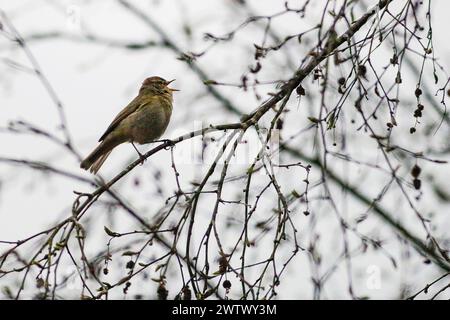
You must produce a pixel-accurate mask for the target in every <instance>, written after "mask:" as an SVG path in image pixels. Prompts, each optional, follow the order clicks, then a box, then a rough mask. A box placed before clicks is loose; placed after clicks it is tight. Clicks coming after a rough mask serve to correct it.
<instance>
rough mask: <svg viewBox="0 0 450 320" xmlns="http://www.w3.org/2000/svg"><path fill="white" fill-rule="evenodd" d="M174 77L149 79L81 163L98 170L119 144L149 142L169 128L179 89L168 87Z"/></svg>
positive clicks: (93, 171)
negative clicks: (167, 79)
mask: <svg viewBox="0 0 450 320" xmlns="http://www.w3.org/2000/svg"><path fill="white" fill-rule="evenodd" d="M173 81H174V80H171V81H166V80H164V79H163V78H160V77H150V78H147V79H145V80H144V82H143V83H142V86H141V88H140V89H139V94H138V95H137V97H136V98H134V99H133V101H131V102H130V103H129V104H128V105H127V106H126V107H125V108H124V109H123V110H122V111H121V112H120V113H119V114H118V115H117V116H116V118H115V119H114V120H113V122H112V123H111V124H110V125H109V127H108V129H106V131H105V133H104V134H103V135H102V136H101V137H100V139H99V140H98V141H99V142H100V144H99V145H98V147H97V148H95V149H94V151H92V152H91V154H89V155H88V156H87V158H86V159H84V160H83V161H82V162H81V165H80V167H81V168H83V169H85V170H88V169H90V171H91V172H92V173H97V172H98V170H99V169H100V167H101V166H102V165H103V163H104V162H105V160H106V158H108V156H109V154H110V153H111V151H112V150H113V149H114V148H115V147H117V146H118V145H119V144H122V143H124V142H131V143H133V142H137V143H139V144H145V143H150V142H152V141H154V140H156V139H158V138H159V137H160V136H161V135H162V134H163V133H164V131H165V130H166V128H167V125H168V124H169V121H170V116H171V115H172V103H173V96H172V92H173V91H179V90H177V89H172V88H169V87H168V85H169V84H170V83H171V82H173ZM133 146H134V144H133ZM136 151H137V149H136Z"/></svg>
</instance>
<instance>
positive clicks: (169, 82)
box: [166, 79, 180, 91]
mask: <svg viewBox="0 0 450 320" xmlns="http://www.w3.org/2000/svg"><path fill="white" fill-rule="evenodd" d="M174 81H175V79H173V80H170V81H167V84H166V85H167V86H168V85H169V84H171V83H172V82H174ZM169 90H170V91H180V90H178V89H172V88H169Z"/></svg>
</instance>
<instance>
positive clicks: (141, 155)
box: [131, 142, 147, 165]
mask: <svg viewBox="0 0 450 320" xmlns="http://www.w3.org/2000/svg"><path fill="white" fill-rule="evenodd" d="M131 144H132V145H133V148H134V150H136V152H137V153H138V155H139V158H141V165H143V164H144V161H145V160H147V159H146V158H144V155H143V154H142V153H140V152H139V150H138V148H136V146H135V145H134V143H133V142H131Z"/></svg>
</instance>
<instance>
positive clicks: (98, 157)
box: [80, 141, 115, 173]
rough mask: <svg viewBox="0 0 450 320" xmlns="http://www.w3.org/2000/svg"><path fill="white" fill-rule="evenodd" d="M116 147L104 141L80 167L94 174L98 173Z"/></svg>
mask: <svg viewBox="0 0 450 320" xmlns="http://www.w3.org/2000/svg"><path fill="white" fill-rule="evenodd" d="M114 147H115V145H111V144H110V143H106V142H105V141H103V142H102V143H100V145H99V146H98V147H97V148H95V149H94V151H92V152H91V154H89V155H88V156H87V157H86V159H84V160H83V161H82V162H81V164H80V167H81V168H83V169H85V170H89V171H90V172H92V173H97V172H98V170H99V169H100V167H101V166H102V165H103V163H104V162H105V160H106V158H108V156H109V155H110V153H111V151H112V149H113V148H114Z"/></svg>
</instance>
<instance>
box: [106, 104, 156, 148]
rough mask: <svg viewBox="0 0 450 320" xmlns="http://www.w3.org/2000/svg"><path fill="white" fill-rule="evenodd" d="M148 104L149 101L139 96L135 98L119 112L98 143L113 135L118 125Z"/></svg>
mask: <svg viewBox="0 0 450 320" xmlns="http://www.w3.org/2000/svg"><path fill="white" fill-rule="evenodd" d="M147 102H148V99H143V98H142V96H140V95H138V96H137V97H136V98H134V99H133V100H132V101H131V102H130V103H129V104H128V105H127V106H126V107H125V108H123V110H122V111H120V112H119V114H118V115H117V116H116V117H115V118H114V120H113V121H112V122H111V124H110V125H109V127H108V128H107V129H106V131H105V133H103V135H102V136H101V137H100V139H98V141H102V140H104V139H105V138H106V136H107V135H108V134H109V133H111V131H113V130H114V129H115V128H116V127H117V126H118V125H119V123H120V122H121V121H122V120H123V119H125V118H126V117H128V116H129V115H130V114H132V113H133V112H135V111H136V110H137V109H139V108H140V107H141V106H142V105H144V104H146V103H147Z"/></svg>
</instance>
